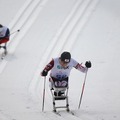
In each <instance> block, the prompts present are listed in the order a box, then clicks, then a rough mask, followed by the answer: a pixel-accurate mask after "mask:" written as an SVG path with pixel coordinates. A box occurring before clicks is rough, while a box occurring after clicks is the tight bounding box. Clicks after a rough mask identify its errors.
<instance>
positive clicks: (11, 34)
mask: <svg viewBox="0 0 120 120" xmlns="http://www.w3.org/2000/svg"><path fill="white" fill-rule="evenodd" d="M16 32H20V29H18V30H16V31H14V32H12V33H11V34H10V35H12V34H14V33H16Z"/></svg>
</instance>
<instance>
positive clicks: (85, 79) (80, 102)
mask: <svg viewBox="0 0 120 120" xmlns="http://www.w3.org/2000/svg"><path fill="white" fill-rule="evenodd" d="M87 72H88V69H87ZM87 72H86V74H85V77H84V82H83V86H82V92H81V95H80V101H79V106H78V109H80V105H81V102H82V96H83V92H84V88H85V83H86V77H87Z"/></svg>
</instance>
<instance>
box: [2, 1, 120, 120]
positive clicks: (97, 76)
mask: <svg viewBox="0 0 120 120" xmlns="http://www.w3.org/2000/svg"><path fill="white" fill-rule="evenodd" d="M0 23H1V24H3V25H6V26H8V27H9V28H10V30H11V33H12V32H14V31H16V30H17V29H20V30H21V31H20V32H19V33H15V34H13V35H11V37H10V38H11V39H10V42H9V43H8V56H6V58H5V59H4V60H0V120H120V87H119V86H120V70H119V66H120V0H0ZM64 50H67V51H70V52H71V54H72V57H73V58H74V59H76V60H77V61H79V62H80V63H83V65H84V63H85V61H87V60H90V61H91V62H92V68H90V69H89V71H88V74H87V79H86V85H85V89H84V94H83V99H82V104H81V107H80V109H78V104H79V98H80V94H81V90H82V85H83V81H84V77H85V74H84V73H81V72H79V71H77V70H76V69H73V70H72V71H71V75H70V79H69V86H70V87H69V104H70V109H71V110H72V111H74V113H75V115H76V116H73V115H70V114H68V113H66V112H61V114H62V116H61V117H60V116H57V115H55V114H54V113H53V112H52V96H51V93H50V90H49V83H48V78H49V77H47V80H46V81H47V82H46V94H45V106H44V111H45V112H42V100H43V86H44V78H43V77H41V76H40V72H41V70H42V69H43V68H44V67H45V65H46V64H47V63H48V62H49V61H50V60H51V59H52V58H54V57H57V56H59V55H60V54H61V53H62V52H63V51H64ZM1 53H2V49H1V50H0V55H1ZM58 104H64V101H61V102H60V103H58Z"/></svg>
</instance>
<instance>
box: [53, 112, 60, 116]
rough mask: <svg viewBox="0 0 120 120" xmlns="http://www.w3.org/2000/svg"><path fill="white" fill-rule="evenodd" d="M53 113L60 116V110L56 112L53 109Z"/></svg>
mask: <svg viewBox="0 0 120 120" xmlns="http://www.w3.org/2000/svg"><path fill="white" fill-rule="evenodd" d="M53 113H55V114H56V115H58V116H61V114H60V112H58V111H53Z"/></svg>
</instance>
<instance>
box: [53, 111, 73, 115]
mask: <svg viewBox="0 0 120 120" xmlns="http://www.w3.org/2000/svg"><path fill="white" fill-rule="evenodd" d="M53 112H54V113H55V114H56V115H58V116H62V114H61V112H63V111H53ZM64 112H66V113H69V114H71V115H73V116H75V114H74V112H72V111H70V110H69V111H64Z"/></svg>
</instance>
